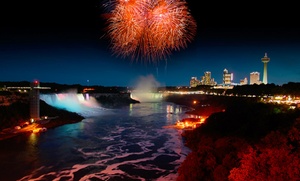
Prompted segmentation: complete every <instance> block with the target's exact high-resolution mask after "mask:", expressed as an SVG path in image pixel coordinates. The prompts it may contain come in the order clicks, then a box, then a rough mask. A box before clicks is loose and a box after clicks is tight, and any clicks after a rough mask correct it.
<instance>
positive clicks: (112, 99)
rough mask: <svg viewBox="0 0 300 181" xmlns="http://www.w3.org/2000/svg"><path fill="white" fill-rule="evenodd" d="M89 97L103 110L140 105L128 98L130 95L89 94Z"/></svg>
mask: <svg viewBox="0 0 300 181" xmlns="http://www.w3.org/2000/svg"><path fill="white" fill-rule="evenodd" d="M90 96H92V97H94V98H96V100H97V101H98V102H99V103H100V104H101V106H103V107H105V108H117V107H123V106H127V105H129V104H134V103H140V102H139V101H137V100H134V99H132V98H131V97H130V93H91V94H90Z"/></svg>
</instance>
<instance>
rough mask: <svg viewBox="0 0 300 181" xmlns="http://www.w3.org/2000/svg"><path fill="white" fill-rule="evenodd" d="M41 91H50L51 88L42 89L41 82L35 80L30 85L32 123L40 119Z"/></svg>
mask: <svg viewBox="0 0 300 181" xmlns="http://www.w3.org/2000/svg"><path fill="white" fill-rule="evenodd" d="M40 89H50V87H40V82H39V81H37V80H35V81H34V82H31V84H30V94H29V99H30V119H31V120H32V121H35V120H39V119H40Z"/></svg>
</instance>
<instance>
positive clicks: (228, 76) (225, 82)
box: [223, 69, 233, 86]
mask: <svg viewBox="0 0 300 181" xmlns="http://www.w3.org/2000/svg"><path fill="white" fill-rule="evenodd" d="M232 80H233V74H232V73H229V72H228V70H227V69H224V71H223V85H224V86H228V85H231V81H232Z"/></svg>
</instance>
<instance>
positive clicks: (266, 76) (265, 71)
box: [261, 53, 270, 84]
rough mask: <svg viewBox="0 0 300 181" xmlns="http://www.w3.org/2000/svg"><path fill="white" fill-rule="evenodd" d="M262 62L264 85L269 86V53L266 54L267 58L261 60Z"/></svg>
mask: <svg viewBox="0 0 300 181" xmlns="http://www.w3.org/2000/svg"><path fill="white" fill-rule="evenodd" d="M261 61H262V62H263V63H264V77H263V83H264V84H268V71H267V64H268V62H269V61H270V58H269V57H268V56H267V53H265V56H264V57H263V58H261Z"/></svg>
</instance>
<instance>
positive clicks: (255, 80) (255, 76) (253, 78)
mask: <svg viewBox="0 0 300 181" xmlns="http://www.w3.org/2000/svg"><path fill="white" fill-rule="evenodd" d="M259 75H260V74H259V72H251V73H250V85H253V84H258V85H259V84H260V83H261V81H260V80H259Z"/></svg>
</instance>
